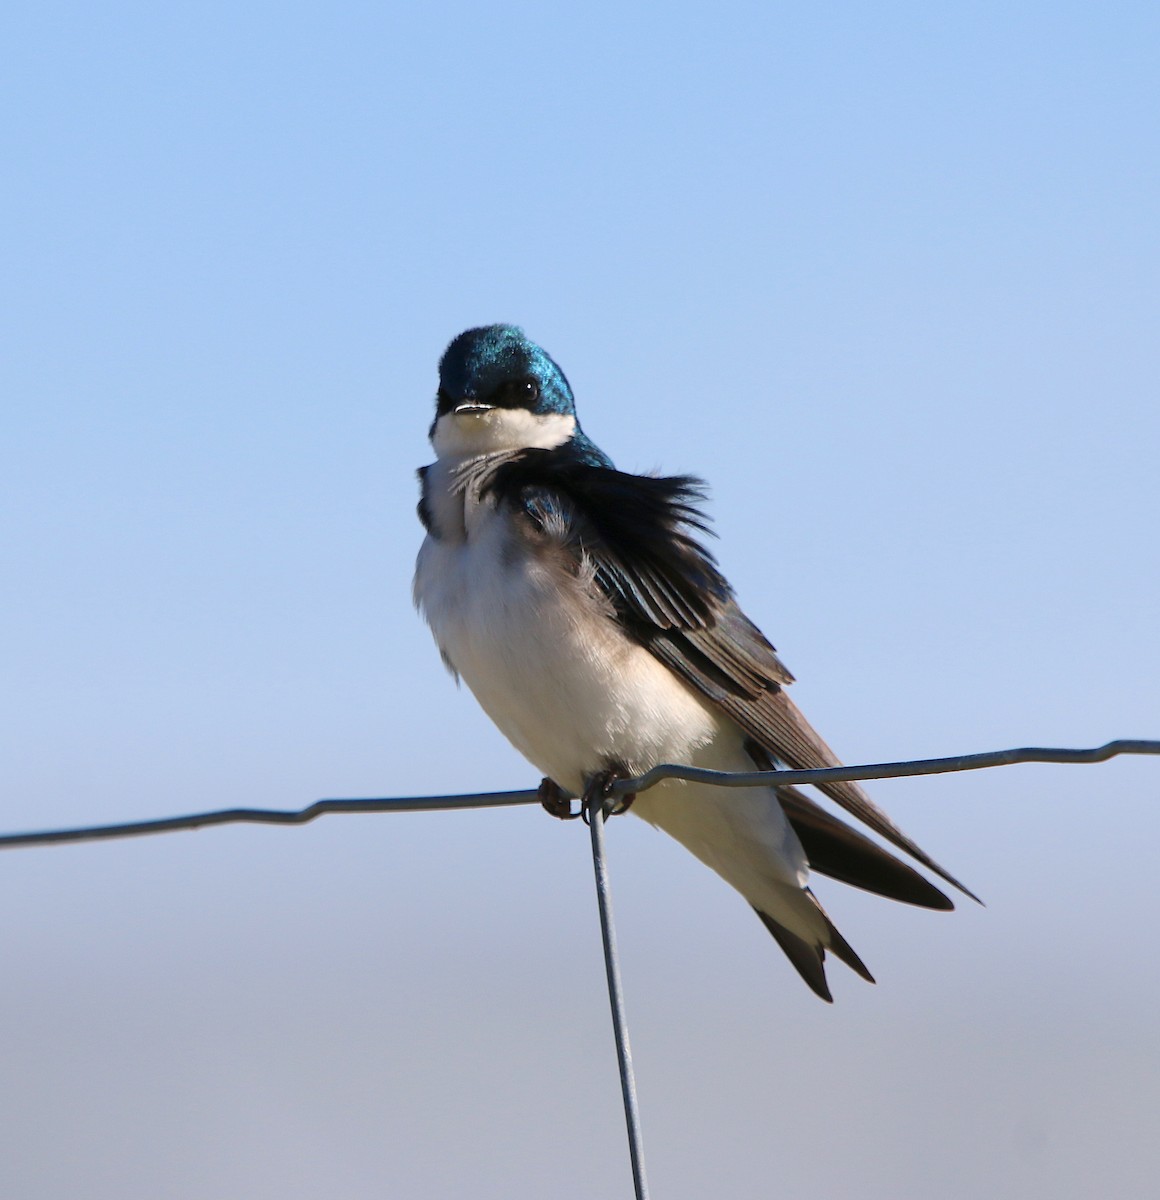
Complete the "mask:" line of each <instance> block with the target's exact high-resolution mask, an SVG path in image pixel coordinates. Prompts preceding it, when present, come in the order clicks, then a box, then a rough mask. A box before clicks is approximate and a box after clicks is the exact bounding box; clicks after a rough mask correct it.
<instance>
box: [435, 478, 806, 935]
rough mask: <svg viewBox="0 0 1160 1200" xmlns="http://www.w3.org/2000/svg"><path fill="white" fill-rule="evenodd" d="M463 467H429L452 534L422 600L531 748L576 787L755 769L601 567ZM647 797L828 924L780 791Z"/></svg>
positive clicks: (774, 895)
mask: <svg viewBox="0 0 1160 1200" xmlns="http://www.w3.org/2000/svg"><path fill="white" fill-rule="evenodd" d="M451 477H452V467H451V466H449V465H448V464H447V463H446V462H443V461H440V462H437V463H435V464H434V465H433V466H432V467H430V468H428V473H427V492H426V495H427V501H428V505H429V506H430V508H431V510H432V516H433V517H434V524H435V527H436V528H437V529H439V530H441V531H442V533H443V536H442V537H435V536H432V535H430V534H429V535H428V537H427V538H426V540H425V541H424V542H423V545H422V548H421V549H420V551H419V559H418V563H417V566H416V572H415V585H414V592H415V602H416V604H417V605H418V607H419V609H420V611H421V612H422V614H423V616H424V617H425V618H426V620H427V622H428V624H429V625H430V626H431V629H432V632H433V633H434V635H435V640H436V642H437V643H438V645H439V648H440V650H441V651H442V653H443V656H444V658H445V659H446V661H447V662H448V663H449V665H450V666H451V667H452V668H453V669H454V670H455V671H456V672H457V673H458V675H459V676H460V677H461V678H462V679H463V681H464V682H465V683H466V684H467V686H468V687H469V688H470V689H471V691H472V692H473V693H474V695H475V697H476V699H477V700H478V701H479V703H480V705H481V706H482V708H483V709H484V711H485V712H486V713H487V714H488V716H489V717H491V719H492V720H493V721H494V722H495V724H496V725H497V726H498V727H499V729H500V730H501V731H502V732H503V733H504V734H505V735H506V736H507V738H508V739H509V741H511V743H512V744H513V745H514V746H515V747H516V749H518V750H519V751H520V752H521V753H522V754H523V755H524V756H525V757H526V758H527V759H528V760H529V761H530V762H532V763H533V764H534V765H535V766H536V768H537V769H538V770H539V771H541V772H542V773H543V774H544V775H546V776H547V777H548V778H550V779H552V780H554V781H555V782H556V783H557V784H559V785H560V786H561V787H563V788H566V789H567V790H568V791H570V792H572V793H573V794H576V795H579V794H580V793H581V792H582V791H583V788H584V785H585V783H586V781H587V780H588V779H589V778H590V777H591V776H592V775H594V774H596V773H597V772H599V771H601V770H604V769H605V768H607V767H608V766H610V765H612V764H614V763H615V764H620V765H623V766H624V767H625V768H627V770H628V771H629V772H631V773H632V774H639V773H642V772H644V771H645V770H647V769H648V768H650V767H652V766H655V765H656V764H657V763H661V762H678V763H689V764H691V765H695V766H705V767H710V768H714V769H717V770H733V771H737V770H751V769H752V762H751V761H750V760H749V759H748V757H747V755H746V754H745V751H744V745H743V741H744V739H743V735H742V734H741V731H740V729H739V728H738V727H737V726H736V725H735V724H734V723H733V722H732V721H730V720H729V719H728V718H727V717H725V716H724V715H723V714H721V713H719V712H718V711H717V710H716V709H715V708H714V707H713V706H712V705H710V704H709V702H708V701H707V700H705V699H704V698H703V697H702V696H701V695H700V694H699V693H697V692H695V691H694V690H693V689H692V688H690V687H689V686H687V685H686V684H685V683H684V682H683V681H682V680H680V679H679V678H678V677H677V676H675V675H674V674H673V673H672V672H671V671H670V670H669V669H668V668H667V667H665V666H664V665H663V664H661V663H660V662H659V661H658V660H657V659H656V658H654V657H653V655H652V654H650V653H649V652H648V651H647V650H645V649H644V648H643V647H642V646H640V645H638V644H637V643H635V642H633V641H632V640H631V639H629V638H628V637H627V636H626V635H625V634H624V632H623V631H622V630H621V629H620V627H619V626H618V625H617V624H616V622H615V621H614V620H613V618H612V615H611V610H610V608H609V606H608V604H607V601H606V600H605V599H604V598H603V596H602V595H601V594H600V592H599V590H598V589H597V588H596V587H595V585H594V584H593V583H592V581H591V579H590V577H588V576H586V575H585V573H584V572H583V571H581V572H580V573H579V575H577V574H576V573H575V571H574V570H569V569H568V568H567V567H566V565H565V561H564V558H563V556H561V555H556V554H553V553H551V552H550V551H549V552H547V553H544V552H543V548H542V547H539V546H536V545H534V544H532V543H529V542H528V541H527V540H525V539H524V538H523V537H521V536H520V531H519V530H518V529H516V528H515V527H514V526H513V524H512V523H511V519H510V516H509V514H508V513H507V512H506V511H505V510H502V509H501V510H498V511H497V509H496V508H495V506H494V503H493V502H492V501H490V500H488V501H485V502H483V503H478V502H476V501H474V500H472V499H470V498H469V499H468V500H467V501H466V503H465V502H464V499H463V496H462V494H461V493H453V492H452V490H451V488H450V487H449V483H450V480H451ZM633 811H634V812H636V813H637V814H638V815H639V816H641V817H643V818H644V819H645V820H647V821H649V822H650V823H652V824H654V825H657V826H658V827H660V828H662V829H664V830H665V831H666V832H668V833H670V834H671V835H672V836H673V837H675V838H676V839H677V840H678V841H680V842H682V843H683V844H684V845H686V846H687V847H688V848H689V849H690V850H691V851H692V852H693V853H694V854H696V855H697V857H698V858H700V859H701V860H702V861H703V862H705V863H706V864H707V865H708V866H710V867H712V868H713V869H714V870H715V871H717V872H718V873H719V874H721V875H722V876H724V878H725V879H727V880H728V881H729V882H730V883H732V884H733V885H734V886H735V887H737V888H738V889H739V890H740V891H741V892H742V894H743V895H745V896H746V898H747V899H748V900H749V901H750V903H752V904H755V905H757V906H758V907H760V908H763V909H764V911H766V912H770V913H776V914H779V915H778V919H780V920H782V921H783V923H785V924H787V925H788V927H790V928H791V929H795V931H796V932H798V933H799V934H800V935H801V936H803V937H815V936H817V935H818V930H817V929H816V928H814V925H815V924H816V921H817V918H816V916H815V915H814V913H813V909H812V905H803V904H801V903H799V902H798V901H799V900H800V893H799V891H798V889H800V887H801V886H803V885H804V883H805V880H806V877H807V875H808V867H807V865H806V859H805V855H804V853H803V851H802V849H801V845H800V843H799V842H798V839H797V837H796V835H795V834H794V832H793V830H792V829H791V828H790V826H789V823H788V822H787V821H786V819H785V815H784V814H783V812H782V810H781V806H780V805H779V804H778V803H777V801H776V799H775V798H774V795H773V792H772V790H771V789H769V788H753V789H745V790H744V791H743V792H741V793H738V792H736V791H732V792H729V793H723V792H721V791H720V790H719V789H710V788H703V787H697V786H694V785H685V784H679V783H667V784H662V785H661V786H660V787H657V788H654V789H651V790H650V791H648V792H646V793H643V794H641V795H640V796H639V797H638V798H637V801H636V805H635V806H634V809H633ZM787 896H789V897H790V900H792V903H791V902H790V901H789V900H787V899H786V897H787ZM798 909H800V910H801V912H800V913H799V912H798V911H797V910H798Z"/></svg>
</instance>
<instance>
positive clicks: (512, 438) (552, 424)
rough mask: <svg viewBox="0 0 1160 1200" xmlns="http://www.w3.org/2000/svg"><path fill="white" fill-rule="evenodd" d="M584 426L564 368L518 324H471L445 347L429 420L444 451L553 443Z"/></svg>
mask: <svg viewBox="0 0 1160 1200" xmlns="http://www.w3.org/2000/svg"><path fill="white" fill-rule="evenodd" d="M578 428H579V426H578V425H577V422H576V403H575V400H574V399H573V397H572V389H571V387H569V386H568V380H567V379H566V378H565V377H564V372H563V371H561V370H560V368H559V367H558V366H557V365H556V364H555V363H554V362H553V361H552V359H551V358H550V357H549V356H548V354H547V352H546V351H545V350H543V349H542V348H541V347H540V346H537V345H536V343H535V342H533V341H532V340H531V339H530V338H528V337H527V336H526V335H525V334H524V331H523V330H522V329H519V328H517V327H516V326H515V325H485V326H482V327H481V328H479V329H468V330H467V331H466V332H464V333H461V334H460V335H459V336H458V337H457V338H456V339H455V340H454V341H453V342H452V343H451V345H450V346H448V347H447V349H446V351H445V352H444V354H443V358H442V359H441V360H440V362H439V394H438V397H437V399H436V408H435V421H434V423H433V424H432V426H431V441H432V443H433V444H434V446H435V450H436V452H437V453H438V454H439V456H440V457H449V456H450V457H458V456H461V455H474V454H489V453H494V452H496V451H500V450H520V449H525V448H528V447H533V446H536V447H541V448H544V449H551V448H552V447H555V446H559V445H562V444H563V443H564V442H566V441H568V439H569V438H571V437H572V436H573V435H574V434H575V433H576V431H577V429H578Z"/></svg>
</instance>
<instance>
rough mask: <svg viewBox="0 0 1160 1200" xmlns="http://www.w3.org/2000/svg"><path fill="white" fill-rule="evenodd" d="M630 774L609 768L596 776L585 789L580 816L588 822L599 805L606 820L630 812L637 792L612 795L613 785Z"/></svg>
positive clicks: (621, 769) (622, 769)
mask: <svg viewBox="0 0 1160 1200" xmlns="http://www.w3.org/2000/svg"><path fill="white" fill-rule="evenodd" d="M627 774H628V772H627V771H626V770H625V769H624V768H623V767H608V768H607V769H606V770H604V771H601V772H600V773H599V774H598V775H594V776H593V777H592V778H591V779H590V780H589V781H588V786H587V787H586V788H585V789H584V799H583V800H582V801H581V802H580V815H581V816H582V817H583V818H584V820H585V821H586V822H587V821H588V819H589V815H590V813H591V811H592V809H593V808H594V807H595V806H596V805H597V804H599V805H600V806H601V808H602V810H603V813H604V817H605V820H607V819H608V818H609V817H619V816H620V815H621V814H622V813H626V812H628V810H629V809H630V808H631V807H632V802H633V801H634V800H635V799H636V792H628V793H626V794H625V795H623V796H618V797H615V798H614V797H613V796H612V795H611V792H612V787H613V784H615V783H617V782H619V781H620V780H621V779H623V778H624V777H625V776H626V775H627Z"/></svg>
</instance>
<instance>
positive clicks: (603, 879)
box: [584, 793, 648, 1200]
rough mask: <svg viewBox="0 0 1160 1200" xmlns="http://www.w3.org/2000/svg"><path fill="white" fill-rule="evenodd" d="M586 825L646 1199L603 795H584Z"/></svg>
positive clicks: (627, 1107)
mask: <svg viewBox="0 0 1160 1200" xmlns="http://www.w3.org/2000/svg"><path fill="white" fill-rule="evenodd" d="M584 804H585V807H586V808H587V810H588V828H589V829H590V830H591V833H592V867H593V870H594V871H595V873H596V903H597V907H598V908H599V909H600V933H601V936H602V937H603V939H604V970H605V974H606V975H607V976H608V1000H609V1003H610V1004H611V1006H612V1029H613V1033H614V1034H615V1036H616V1058H617V1061H618V1063H619V1065H620V1091H621V1094H622V1095H623V1097H624V1120H625V1123H626V1125H627V1126H628V1152H629V1156H630V1157H631V1159H632V1183H633V1187H634V1189H635V1191H636V1200H648V1180H647V1179H646V1178H645V1169H644V1142H643V1139H642V1137H641V1131H640V1107H639V1105H638V1104H637V1099H636V1077H635V1076H634V1075H633V1071H632V1049H631V1047H630V1046H629V1044H628V1022H627V1020H626V1018H625V1015H624V989H623V987H622V986H621V981H620V954H619V953H618V951H617V948H616V929H615V927H614V925H613V923H612V896H611V893H610V890H609V886H608V863H607V860H606V858H605V853H604V797H603V794H600V793H595V794H590V795H589V796H588V797H585V801H584Z"/></svg>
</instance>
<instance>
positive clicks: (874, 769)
mask: <svg viewBox="0 0 1160 1200" xmlns="http://www.w3.org/2000/svg"><path fill="white" fill-rule="evenodd" d="M1121 754H1160V741H1146V740H1142V739H1139V738H1121V739H1119V740H1117V741H1114V742H1108V743H1107V744H1106V745H1103V746H1096V747H1095V748H1094V749H1091V750H1060V749H1053V748H1051V747H1041V746H1027V747H1023V748H1022V749H1016V750H992V751H989V752H987V753H985V754H960V755H956V756H953V757H951V758H922V759H914V760H913V761H909V762H895V763H873V764H870V765H868V766H860V767H824V768H822V769H819V770H810V771H746V772H738V773H736V774H730V773H728V772H724V771H706V770H703V769H701V768H698V767H682V766H677V765H674V764H669V763H663V764H661V765H660V766H656V767H653V769H652V770H651V771H647V772H646V773H645V774H644V775H641V776H640V777H639V778H637V779H621V780H618V781H617V782H616V783H614V784H612V785H611V786H610V788H609V795H611V796H624V795H628V794H629V793H632V792H644V791H647V790H648V789H649V788H651V787H655V786H656V785H657V784H658V783H661V782H662V781H663V780H666V779H685V780H689V781H691V782H694V783H709V784H713V785H715V786H718V787H757V786H760V785H762V784H775V785H785V786H788V785H789V784H807V783H836V782H838V781H839V780H843V779H856V780H863V779H901V778H905V777H907V776H911V775H944V774H947V773H948V772H951V771H980V770H983V769H985V768H988V767H1006V766H1011V765H1012V764H1014V763H1099V762H1106V761H1107V760H1108V759H1109V758H1116V757H1117V756H1118V755H1121ZM539 798H540V797H539V793H538V792H536V791H531V790H529V791H519V792H477V793H471V794H469V795H461V796H388V797H379V798H368V799H353V800H316V801H315V802H314V803H313V804H311V805H308V806H307V807H306V808H303V809H275V808H223V809H217V810H215V811H211V812H201V813H190V814H188V815H187V816H182V817H160V818H157V819H156V820H151V821H127V822H123V823H121V824H116V825H86V826H80V827H77V828H73V829H49V830H42V831H38V832H30V833H7V834H0V849H15V848H17V847H19V846H45V845H51V844H54V843H61V842H96V841H103V840H104V839H106V838H122V837H142V836H144V835H146V834H151V833H173V832H175V831H177V830H181V829H202V828H204V827H205V826H207V825H231V824H244V823H250V824H256V825H305V824H306V823H307V822H308V821H313V820H314V819H315V818H316V817H322V816H325V815H326V814H327V813H379V812H432V811H437V810H444V809H457V808H498V807H500V806H504V805H511V804H535V803H537V802H538V801H539Z"/></svg>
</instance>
